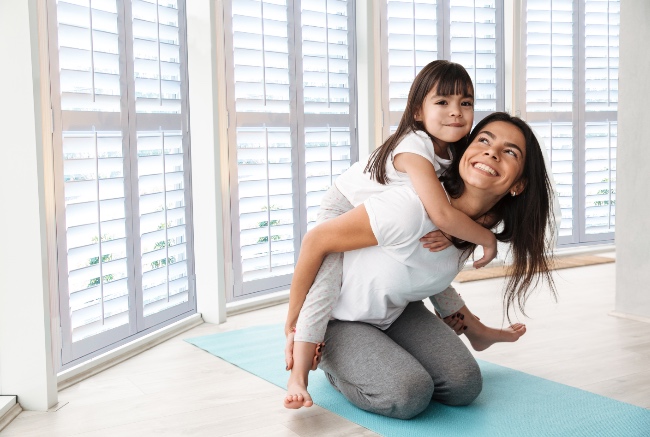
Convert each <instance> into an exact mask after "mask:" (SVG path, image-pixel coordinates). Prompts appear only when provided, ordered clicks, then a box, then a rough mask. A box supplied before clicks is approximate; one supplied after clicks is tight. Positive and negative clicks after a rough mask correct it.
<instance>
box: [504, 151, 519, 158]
mask: <svg viewBox="0 0 650 437" xmlns="http://www.w3.org/2000/svg"><path fill="white" fill-rule="evenodd" d="M506 153H509V154H511V155H512V156H514V157H515V158H516V157H517V153H516V152H515V151H514V150H511V149H508V150H506Z"/></svg>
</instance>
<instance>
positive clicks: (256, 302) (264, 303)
mask: <svg viewBox="0 0 650 437" xmlns="http://www.w3.org/2000/svg"><path fill="white" fill-rule="evenodd" d="M285 302H289V290H282V291H277V292H275V293H269V294H265V295H262V296H258V297H251V298H250V299H243V300H240V301H235V302H230V303H228V304H226V316H227V317H230V316H234V315H236V314H241V313H246V312H248V311H255V310H261V309H262V308H266V307H272V306H275V305H280V304H283V303H285Z"/></svg>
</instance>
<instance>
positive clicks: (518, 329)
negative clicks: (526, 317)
mask: <svg viewBox="0 0 650 437" xmlns="http://www.w3.org/2000/svg"><path fill="white" fill-rule="evenodd" d="M472 325H473V326H468V328H467V330H466V331H464V332H465V335H466V336H467V339H468V340H469V342H470V343H471V344H472V347H473V348H474V350H477V351H482V350H485V349H487V348H489V347H490V346H492V345H493V344H494V343H502V342H514V341H517V340H519V337H521V336H522V335H524V334H525V333H526V325H524V324H523V323H515V324H513V325H510V327H508V328H504V329H495V328H490V327H488V326H485V325H484V324H482V323H480V322H479V323H477V324H474V323H472Z"/></svg>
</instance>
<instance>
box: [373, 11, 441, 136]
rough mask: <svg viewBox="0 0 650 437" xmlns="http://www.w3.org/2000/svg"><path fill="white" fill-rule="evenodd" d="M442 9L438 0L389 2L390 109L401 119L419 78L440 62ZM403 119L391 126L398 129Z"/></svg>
mask: <svg viewBox="0 0 650 437" xmlns="http://www.w3.org/2000/svg"><path fill="white" fill-rule="evenodd" d="M438 9H439V5H438V2H437V1H436V0H429V1H426V0H423V1H417V0H415V1H405V0H404V1H399V0H398V1H395V0H388V1H387V2H386V29H387V45H388V47H387V49H388V65H387V73H388V109H389V110H390V111H394V112H399V117H401V113H402V112H403V111H404V108H405V106H406V99H407V97H408V93H409V89H410V88H411V84H412V83H413V79H414V78H415V76H416V75H417V74H418V73H419V72H420V70H421V69H422V67H424V66H425V65H427V64H428V63H429V62H431V61H435V60H436V59H439V49H438V47H439V44H440V43H439V35H438V24H439V23H438ZM399 117H397V119H396V120H395V118H393V117H391V122H390V125H391V126H395V128H396V127H397V124H398V123H399Z"/></svg>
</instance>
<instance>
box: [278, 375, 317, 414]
mask: <svg viewBox="0 0 650 437" xmlns="http://www.w3.org/2000/svg"><path fill="white" fill-rule="evenodd" d="M312 405H314V402H313V401H312V400H311V396H309V393H308V392H307V385H306V384H304V383H300V382H298V381H291V378H289V383H288V384H287V396H286V397H285V398H284V407H285V408H291V409H298V408H301V407H311V406H312Z"/></svg>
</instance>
